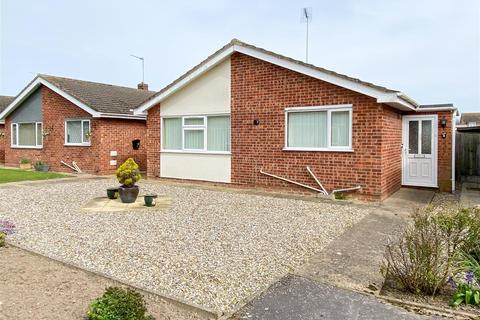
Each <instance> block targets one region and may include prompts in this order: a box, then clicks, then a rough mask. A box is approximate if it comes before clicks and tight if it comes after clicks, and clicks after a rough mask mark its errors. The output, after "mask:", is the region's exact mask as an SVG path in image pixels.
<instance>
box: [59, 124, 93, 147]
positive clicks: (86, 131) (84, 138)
mask: <svg viewBox="0 0 480 320" xmlns="http://www.w3.org/2000/svg"><path fill="white" fill-rule="evenodd" d="M65 145H66V146H90V120H85V119H68V120H65Z"/></svg>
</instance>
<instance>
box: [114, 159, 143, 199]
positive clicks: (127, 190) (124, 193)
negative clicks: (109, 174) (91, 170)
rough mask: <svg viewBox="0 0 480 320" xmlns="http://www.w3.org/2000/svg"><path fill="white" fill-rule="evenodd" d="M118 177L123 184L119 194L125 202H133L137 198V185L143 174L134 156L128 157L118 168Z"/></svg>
mask: <svg viewBox="0 0 480 320" xmlns="http://www.w3.org/2000/svg"><path fill="white" fill-rule="evenodd" d="M116 174H117V179H118V182H120V184H121V186H120V187H119V188H118V194H119V195H120V199H121V200H122V202H123V203H132V202H135V200H137V197H138V192H139V188H138V186H137V185H135V183H136V182H138V181H139V180H140V179H141V178H142V176H141V175H140V170H139V169H138V164H136V163H135V161H134V160H133V159H132V158H128V159H127V161H125V162H124V163H123V164H122V165H121V166H120V167H119V168H118V169H117V172H116Z"/></svg>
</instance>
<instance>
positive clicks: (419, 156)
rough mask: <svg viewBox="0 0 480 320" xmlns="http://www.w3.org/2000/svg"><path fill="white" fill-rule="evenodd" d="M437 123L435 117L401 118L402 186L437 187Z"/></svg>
mask: <svg viewBox="0 0 480 320" xmlns="http://www.w3.org/2000/svg"><path fill="white" fill-rule="evenodd" d="M437 122H438V117H437V115H425V116H403V152H402V184H403V185H407V186H419V187H435V188H436V187H438V185H437V125H438V124H437Z"/></svg>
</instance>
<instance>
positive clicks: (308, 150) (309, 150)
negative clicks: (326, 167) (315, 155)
mask: <svg viewBox="0 0 480 320" xmlns="http://www.w3.org/2000/svg"><path fill="white" fill-rule="evenodd" d="M282 150H283V151H303V152H305V151H307V152H312V151H313V152H354V151H353V149H335V148H283V149H282Z"/></svg>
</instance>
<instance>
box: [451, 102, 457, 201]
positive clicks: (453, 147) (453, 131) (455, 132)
mask: <svg viewBox="0 0 480 320" xmlns="http://www.w3.org/2000/svg"><path fill="white" fill-rule="evenodd" d="M455 126H456V124H455V113H454V112H452V192H455V140H456V139H455V138H456V136H457V128H456V127H455Z"/></svg>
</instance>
